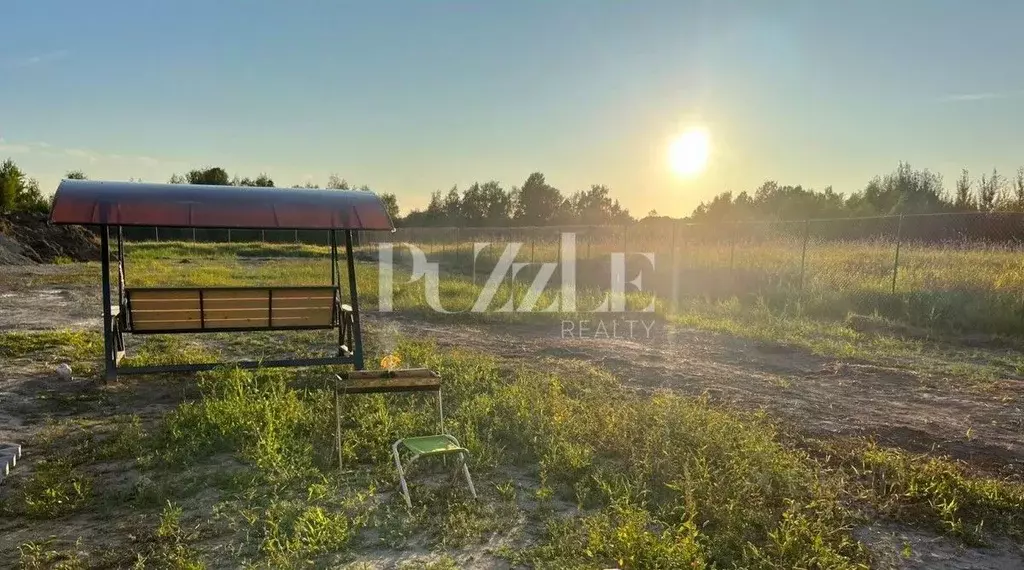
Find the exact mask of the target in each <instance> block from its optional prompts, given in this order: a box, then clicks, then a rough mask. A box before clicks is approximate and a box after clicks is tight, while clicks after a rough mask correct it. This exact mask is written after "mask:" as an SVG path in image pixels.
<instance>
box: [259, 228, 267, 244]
mask: <svg viewBox="0 0 1024 570" xmlns="http://www.w3.org/2000/svg"><path fill="white" fill-rule="evenodd" d="M260 241H261V242H263V243H267V230H260Z"/></svg>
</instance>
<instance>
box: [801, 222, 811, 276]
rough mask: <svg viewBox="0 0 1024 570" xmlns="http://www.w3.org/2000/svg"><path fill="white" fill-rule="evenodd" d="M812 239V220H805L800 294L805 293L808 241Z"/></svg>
mask: <svg viewBox="0 0 1024 570" xmlns="http://www.w3.org/2000/svg"><path fill="white" fill-rule="evenodd" d="M810 237H811V220H804V245H803V249H802V251H801V252H800V293H801V294H802V293H803V292H804V271H805V269H806V267H807V240H808V239H810Z"/></svg>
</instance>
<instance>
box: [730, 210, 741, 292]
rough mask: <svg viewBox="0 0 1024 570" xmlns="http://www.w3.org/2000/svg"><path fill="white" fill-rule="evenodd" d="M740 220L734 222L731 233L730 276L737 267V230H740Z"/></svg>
mask: <svg viewBox="0 0 1024 570" xmlns="http://www.w3.org/2000/svg"><path fill="white" fill-rule="evenodd" d="M739 227H740V225H739V222H733V224H732V231H731V232H730V233H729V277H730V278H731V277H732V276H733V274H734V273H735V268H736V232H737V231H738V230H739Z"/></svg>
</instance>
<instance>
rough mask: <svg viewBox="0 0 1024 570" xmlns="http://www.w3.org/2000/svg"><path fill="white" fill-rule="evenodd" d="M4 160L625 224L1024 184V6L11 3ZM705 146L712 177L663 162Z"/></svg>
mask: <svg viewBox="0 0 1024 570" xmlns="http://www.w3.org/2000/svg"><path fill="white" fill-rule="evenodd" d="M3 14H4V19H5V20H6V22H5V25H4V32H3V33H2V34H0V137H2V139H3V141H2V142H0V158H4V157H7V156H9V157H11V158H13V159H15V161H16V162H18V164H19V165H21V166H22V167H23V169H25V170H26V171H28V173H29V175H31V176H33V177H35V178H37V179H38V180H39V181H40V182H41V184H42V185H43V188H44V190H46V191H52V189H53V187H54V186H55V185H56V183H57V182H58V181H59V179H60V177H61V176H62V174H63V173H64V172H66V171H67V170H69V169H81V170H83V171H85V172H86V173H87V174H89V175H90V177H92V178H99V179H127V178H129V177H135V178H142V179H144V180H148V181H166V179H167V178H168V177H169V176H170V175H171V174H172V173H173V172H184V171H185V170H187V169H189V168H192V167H198V166H203V165H220V166H223V167H225V168H226V169H227V170H228V171H229V172H230V173H232V174H239V175H242V176H246V175H249V176H255V175H256V174H258V173H260V172H266V173H268V174H270V175H271V176H272V177H273V178H274V180H275V181H276V182H277V184H278V185H282V186H290V185H292V184H295V183H300V182H303V181H305V180H307V179H312V180H313V181H315V182H318V183H320V184H322V183H323V182H324V181H325V180H326V178H327V176H328V175H329V174H330V173H332V172H333V173H337V174H339V175H341V176H343V177H345V178H347V179H349V180H350V181H352V182H354V183H357V184H364V183H365V184H367V185H369V186H370V187H371V188H373V189H374V190H376V191H379V192H393V193H395V194H397V195H398V197H399V202H400V204H401V205H402V206H403V210H405V209H407V208H409V207H422V206H423V205H425V204H426V201H427V199H428V197H429V194H430V192H431V191H432V190H435V189H441V190H447V189H448V188H449V187H451V185H453V184H458V185H459V186H460V188H464V187H465V186H466V185H468V184H470V183H472V182H473V181H474V180H480V181H486V180H490V179H495V180H498V181H500V182H502V183H503V184H505V185H509V186H510V185H513V184H520V183H521V182H522V181H523V180H524V179H525V178H526V177H527V175H529V174H530V172H533V171H541V172H543V173H544V174H545V175H546V176H547V178H548V181H549V182H551V183H552V184H554V185H555V186H557V187H559V188H561V189H562V190H563V191H565V192H571V191H574V190H577V189H581V188H586V187H588V186H589V185H590V184H593V183H602V184H607V185H608V186H609V187H611V189H612V192H613V193H614V195H615V196H617V197H618V198H620V199H621V200H622V202H623V203H624V205H625V206H627V207H628V208H630V209H631V211H633V213H634V214H645V213H646V212H647V211H648V210H650V209H651V208H656V209H657V210H658V211H659V212H660V213H662V214H672V215H683V214H687V213H689V212H690V211H691V210H692V208H693V207H694V206H695V205H696V204H697V203H698V202H699V201H700V200H702V199H707V198H709V197H711V196H712V195H714V194H716V193H717V192H719V191H722V190H734V191H740V190H744V189H752V188H754V187H756V186H757V185H758V184H759V183H760V182H762V181H764V180H765V179H775V180H778V181H779V182H782V183H791V184H798V183H799V184H804V185H805V186H812V187H816V188H821V187H823V186H826V185H829V184H831V185H833V186H834V187H835V189H836V190H837V191H841V192H851V191H854V190H857V189H859V188H861V187H863V185H864V184H865V183H866V182H867V181H868V179H869V178H870V177H871V176H873V175H875V174H881V173H885V172H887V171H889V170H891V169H892V168H893V167H894V166H895V165H896V163H897V162H898V161H899V160H906V161H909V162H910V163H911V164H912V165H914V166H917V167H928V168H931V169H933V170H936V171H938V172H940V173H941V174H943V175H944V177H945V179H946V186H947V187H951V186H952V184H953V181H954V179H955V178H956V176H957V175H958V173H959V169H960V168H961V167H968V168H970V169H971V170H972V171H973V172H974V173H975V174H980V173H981V172H983V171H990V170H991V169H992V168H993V167H998V168H999V169H1000V170H1001V171H1003V172H1004V173H1005V174H1010V173H1011V172H1012V171H1014V170H1016V168H1017V167H1018V166H1020V165H1022V164H1024V32H1022V27H1021V23H1022V22H1024V2H1019V1H1016V0H1002V1H996V0H991V1H990V0H975V1H968V0H916V1H911V0H889V1H882V0H871V1H856V2H855V1H847V0H842V1H840V0H835V1H813V0H805V1H799V2H797V1H789V2H783V1H768V0H754V1H750V2H741V1H729V0H716V1H711V0H707V1H702V2H688V1H685V0H668V1H660V0H659V1H655V0H648V1H633V2H626V1H612V0H516V1H504V2H497V1H490V0H478V1H476V2H469V1H463V2H442V1H427V0H419V1H411V0H409V1H401V2H400V1H385V0H381V1H373V2H371V1H370V0H366V1H363V2H344V1H327V0H321V1H313V0H294V1H291V2H284V1H274V2H271V1H267V0H262V1H260V0H246V1H241V0H216V1H212V0H206V1H202V2H201V1H198V0H178V1H173V2H172V1H165V2H159V3H158V2H155V1H154V2H140V1H137V0H136V1H128V0H117V1H103V0H96V1H93V2H82V1H81V0H60V1H57V0H13V1H11V2H5V6H4V9H3ZM692 123H699V124H702V125H704V126H706V127H707V128H708V129H709V130H710V132H711V136H712V140H713V153H712V157H711V163H710V165H709V168H708V170H707V172H706V173H705V174H704V175H703V176H701V177H700V178H698V179H695V180H688V181H680V180H678V179H677V178H675V177H673V176H672V174H671V173H670V171H669V170H668V168H667V165H666V161H665V154H666V148H667V145H668V141H669V140H670V138H671V137H672V135H674V134H675V133H677V132H678V131H679V130H680V129H681V128H683V127H685V126H686V125H689V124H692Z"/></svg>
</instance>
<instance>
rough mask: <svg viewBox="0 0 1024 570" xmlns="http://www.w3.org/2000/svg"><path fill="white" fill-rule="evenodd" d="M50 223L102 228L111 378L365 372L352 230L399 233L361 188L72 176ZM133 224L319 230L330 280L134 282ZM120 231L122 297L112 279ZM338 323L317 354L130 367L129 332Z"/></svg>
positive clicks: (380, 206) (62, 187) (105, 322)
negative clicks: (331, 368) (319, 369)
mask: <svg viewBox="0 0 1024 570" xmlns="http://www.w3.org/2000/svg"><path fill="white" fill-rule="evenodd" d="M50 222H51V223H54V224H78V225H92V226H98V228H99V234H100V249H101V252H100V253H101V258H100V266H101V278H102V293H103V343H104V379H105V380H113V379H116V378H117V376H118V375H119V374H152V373H163V372H194V371H201V370H210V369H213V368H216V367H218V366H222V365H224V364H230V365H232V366H237V367H240V368H257V367H295V366H321V365H352V366H353V367H354V368H355V369H356V370H363V369H364V361H363V346H362V333H361V329H360V324H359V299H358V292H357V290H356V274H355V260H354V256H353V232H354V231H363V230H386V231H392V232H393V231H394V225H393V224H392V222H391V218H390V216H389V215H388V213H387V210H386V209H385V208H384V204H383V203H382V202H381V200H380V198H378V197H377V195H376V194H374V193H372V192H366V191H352V190H318V189H305V188H303V189H282V188H239V187H233V186H206V185H186V184H144V183H132V182H101V181H91V180H64V181H62V182H61V183H60V186H59V187H58V188H57V192H56V194H55V196H54V201H53V207H52V209H51V212H50ZM126 226H147V227H171V228H209V229H255V230H266V229H278V230H296V231H298V230H320V231H324V232H326V234H327V237H328V240H329V243H330V251H331V253H330V257H331V285H330V286H327V285H312V286H291V285H289V286H256V287H129V286H127V282H126V274H125V271H126V267H125V262H124V237H123V228H124V227H126ZM112 231H116V234H115V235H116V242H117V273H118V283H117V302H116V304H115V303H114V302H113V298H112V297H113V294H112V290H111V279H110V261H111V260H110V240H111V237H112V236H111V233H112ZM339 231H342V232H344V239H345V259H346V265H347V268H348V289H349V291H348V293H349V302H348V303H342V287H341V283H342V281H341V273H340V265H339V260H338V245H339V240H338V232H339ZM323 329H337V330H338V341H337V346H336V347H335V349H336V353H335V354H334V355H332V356H326V357H318V358H289V359H279V360H262V361H257V360H247V361H240V362H230V363H224V362H208V363H199V364H170V365H159V366H137V367H127V366H122V365H121V359H122V358H123V357H124V355H125V345H124V335H125V334H133V335H146V334H186V333H189V334H191V333H204V332H249V331H294V330H323Z"/></svg>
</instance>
